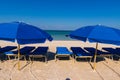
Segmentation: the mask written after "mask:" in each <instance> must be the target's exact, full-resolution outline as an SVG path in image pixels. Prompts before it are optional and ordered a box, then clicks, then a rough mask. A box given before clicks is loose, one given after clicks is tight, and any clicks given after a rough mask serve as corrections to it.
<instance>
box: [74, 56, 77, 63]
mask: <svg viewBox="0 0 120 80" xmlns="http://www.w3.org/2000/svg"><path fill="white" fill-rule="evenodd" d="M76 60H77V56H76V55H75V59H74V63H75V61H76Z"/></svg>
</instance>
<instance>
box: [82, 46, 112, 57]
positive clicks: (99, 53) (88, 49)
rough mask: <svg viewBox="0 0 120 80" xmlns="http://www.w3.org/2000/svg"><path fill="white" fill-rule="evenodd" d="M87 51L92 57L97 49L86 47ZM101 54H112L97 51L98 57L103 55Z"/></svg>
mask: <svg viewBox="0 0 120 80" xmlns="http://www.w3.org/2000/svg"><path fill="white" fill-rule="evenodd" d="M84 49H85V50H87V51H88V52H90V53H91V54H92V55H94V54H95V50H96V49H95V48H93V47H84ZM101 54H111V53H110V52H103V51H100V50H97V55H101Z"/></svg>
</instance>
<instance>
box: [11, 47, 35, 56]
mask: <svg viewBox="0 0 120 80" xmlns="http://www.w3.org/2000/svg"><path fill="white" fill-rule="evenodd" d="M33 49H35V47H33V46H25V47H23V48H21V49H20V54H22V55H28V54H29V53H30V52H31V51H32V50H33ZM12 52H13V53H14V54H18V50H16V51H12Z"/></svg>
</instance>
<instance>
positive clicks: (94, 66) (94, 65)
mask: <svg viewBox="0 0 120 80" xmlns="http://www.w3.org/2000/svg"><path fill="white" fill-rule="evenodd" d="M97 49H98V43H96V50H95V55H94V64H93V69H94V70H95V68H96V56H97Z"/></svg>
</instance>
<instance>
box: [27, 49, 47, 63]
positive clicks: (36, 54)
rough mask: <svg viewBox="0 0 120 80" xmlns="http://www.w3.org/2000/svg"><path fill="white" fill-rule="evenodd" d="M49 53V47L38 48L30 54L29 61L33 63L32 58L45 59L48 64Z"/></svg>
mask: <svg viewBox="0 0 120 80" xmlns="http://www.w3.org/2000/svg"><path fill="white" fill-rule="evenodd" d="M47 52H48V47H38V48H36V49H35V50H34V51H33V52H31V53H30V54H29V60H30V61H31V58H33V59H34V58H39V57H44V58H45V62H47Z"/></svg>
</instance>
